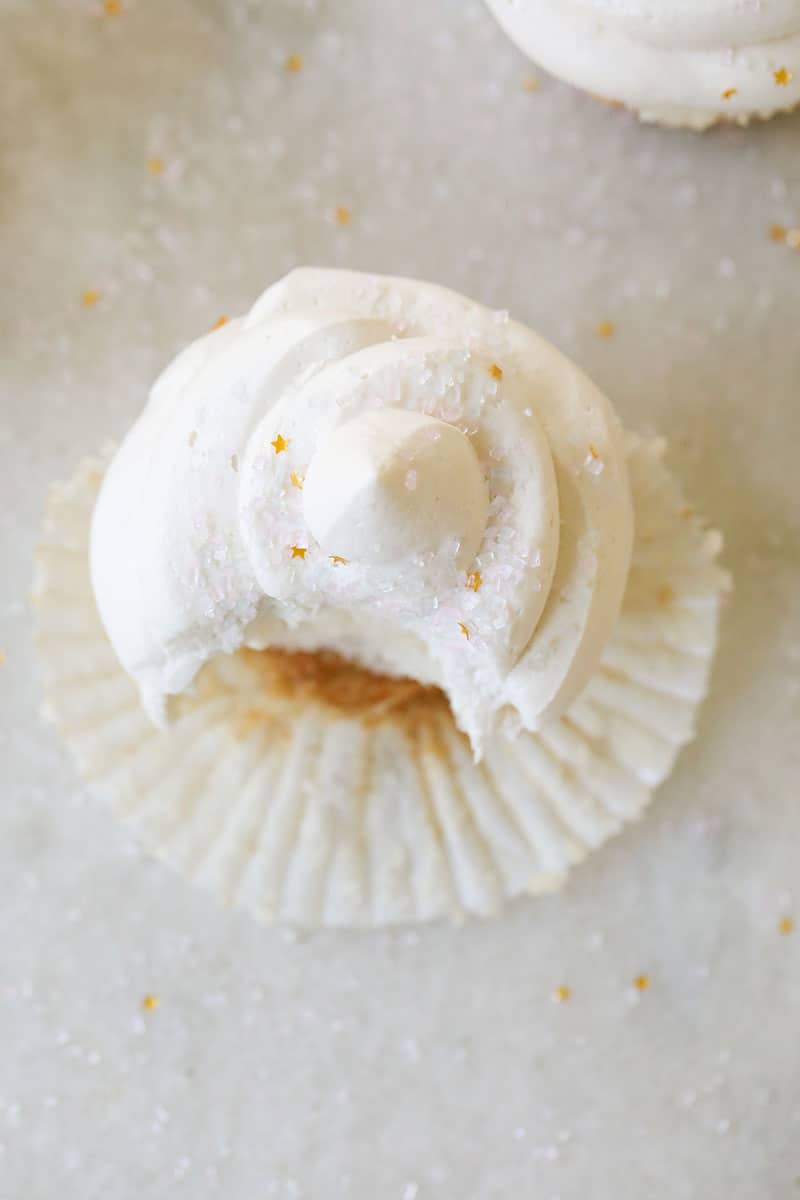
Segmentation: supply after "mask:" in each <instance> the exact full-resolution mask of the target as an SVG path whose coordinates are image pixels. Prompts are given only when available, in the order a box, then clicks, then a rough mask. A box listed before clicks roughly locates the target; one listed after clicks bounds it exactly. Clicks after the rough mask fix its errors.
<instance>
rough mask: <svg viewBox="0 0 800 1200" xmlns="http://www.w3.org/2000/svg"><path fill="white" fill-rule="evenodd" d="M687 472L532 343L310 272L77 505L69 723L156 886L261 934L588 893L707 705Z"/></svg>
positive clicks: (52, 636) (69, 594)
mask: <svg viewBox="0 0 800 1200" xmlns="http://www.w3.org/2000/svg"><path fill="white" fill-rule="evenodd" d="M662 453H663V445H662V443H660V442H657V441H643V440H642V439H639V438H637V437H634V436H631V435H626V434H625V433H624V432H623V431H622V429H621V428H620V426H619V423H618V421H617V418H616V417H615V415H614V412H613V410H612V408H611V406H610V404H609V402H608V401H607V400H606V399H605V397H604V396H602V395H601V394H600V392H598V390H597V389H596V388H595V387H594V386H593V385H592V384H591V382H590V381H589V380H588V379H587V378H586V377H585V376H584V375H582V374H581V372H580V371H579V370H578V369H577V368H576V367H575V366H574V365H573V364H571V363H570V362H569V361H568V360H567V359H565V358H564V357H563V356H562V355H561V354H559V353H558V352H557V351H556V350H554V349H553V348H552V347H551V346H549V345H548V344H547V343H546V342H544V341H543V340H542V339H540V338H539V337H538V336H536V335H535V334H534V333H532V332H531V331H530V330H528V329H526V328H524V327H523V326H521V325H518V324H516V323H514V322H512V321H509V320H508V319H507V317H506V316H505V315H504V314H497V313H493V312H490V311H489V310H487V309H485V308H483V307H481V306H479V305H477V304H474V303H472V302H470V301H469V300H466V299H464V298H463V297H461V296H458V295H455V294H454V293H452V292H448V291H445V290H444V289H442V288H439V287H436V286H434V285H432V284H427V283H417V282H413V281H410V280H404V279H391V278H383V277H380V276H374V275H361V274H355V273H347V272H339V271H328V270H300V271H295V272H293V273H292V274H291V275H289V276H287V278H286V279H284V280H282V281H281V282H280V283H278V284H276V285H275V286H274V287H272V288H270V289H269V290H268V291H267V292H266V293H265V294H264V295H263V296H262V297H261V299H260V300H259V301H258V302H257V303H256V305H255V306H254V307H253V309H252V310H251V311H250V312H249V313H248V314H247V316H245V317H244V318H242V319H240V320H235V321H230V322H228V323H227V324H226V325H224V326H223V327H222V328H220V329H219V330H217V331H215V332H213V333H211V334H209V335H207V336H206V337H203V338H201V339H200V340H199V341H197V342H195V343H193V344H192V345H191V346H190V347H189V348H188V349H187V350H186V351H184V352H183V353H182V354H181V355H179V357H178V358H177V359H176V360H175V361H174V362H173V363H172V364H171V366H169V367H168V368H167V370H166V371H165V372H164V373H163V375H162V376H161V377H160V378H159V379H158V380H157V382H156V384H155V386H154V388H153V391H152V394H151V397H150V400H149V403H148V404H147V406H146V408H145V410H144V412H143V414H142V416H141V417H140V418H139V420H138V421H137V423H136V425H135V426H134V427H133V429H132V430H131V432H130V433H129V434H128V436H127V437H126V439H125V440H124V442H123V443H122V445H121V447H120V448H119V450H118V451H117V453H116V454H115V455H114V456H113V458H111V460H110V462H109V461H107V460H106V459H102V460H95V461H91V462H87V463H85V464H84V465H83V466H82V468H81V469H80V471H79V472H78V474H77V475H76V477H75V478H74V479H73V480H72V481H71V482H70V483H68V484H67V485H65V486H62V487H60V488H58V489H56V490H55V491H54V493H53V495H52V499H51V504H50V508H49V516H48V522H47V529H46V532H45V538H44V542H43V545H42V547H41V551H40V560H39V572H38V578H37V584H36V598H37V602H38V619H39V644H40V650H41V655H42V659H43V668H44V672H45V677H46V687H47V711H48V714H49V715H50V717H51V718H52V719H53V721H54V722H55V724H56V725H57V726H58V728H59V729H60V731H61V733H62V734H63V736H64V738H65V740H66V741H67V743H68V745H69V746H70V748H71V749H72V751H73V753H74V755H75V757H76V759H77V762H78V765H79V767H80V769H81V771H82V772H83V773H84V775H85V776H86V777H87V779H88V780H89V781H90V783H91V784H92V786H93V788H94V789H95V790H96V791H98V792H99V793H100V794H101V795H102V796H104V797H105V798H106V799H107V800H108V801H109V802H110V803H111V804H112V805H113V806H114V807H115V808H116V809H117V810H118V811H119V812H120V814H121V815H122V816H123V817H124V819H125V820H126V821H128V822H130V823H132V824H133V825H134V826H135V828H136V829H137V830H138V832H139V834H140V835H141V837H142V838H143V839H144V841H145V842H146V843H147V845H148V846H149V847H150V848H151V849H152V850H153V851H154V852H155V853H156V854H158V855H159V856H160V857H162V858H163V859H165V860H166V861H168V862H170V863H171V864H173V865H174V866H175V867H176V868H177V869H178V870H180V871H181V872H183V873H184V874H185V875H186V876H188V877H189V878H191V879H193V880H196V881H197V882H198V883H202V884H204V885H206V886H208V887H210V888H212V889H213V890H214V892H215V893H216V894H217V895H218V896H219V897H220V899H222V900H223V901H224V902H226V903H233V904H238V905H241V906H242V907H244V908H246V909H248V910H250V911H251V912H252V913H253V914H255V915H256V916H257V917H258V918H260V919H263V920H267V921H271V920H277V919H280V920H286V921H291V922H294V923H297V924H303V925H320V924H326V925H362V926H364V925H382V924H389V923H396V922H406V921H416V920H428V919H434V918H441V917H445V916H450V917H453V918H458V917H461V916H463V915H464V914H468V913H474V914H488V913H492V912H495V911H496V910H498V909H499V908H500V907H501V906H502V904H503V903H504V902H505V901H507V900H508V899H510V898H512V897H514V896H517V895H520V894H524V893H536V892H541V891H548V890H552V889H554V888H557V887H559V886H560V885H561V884H562V883H563V882H564V879H565V878H566V875H567V872H568V871H569V869H570V867H571V866H573V865H574V864H575V863H577V862H579V861H580V860H581V859H582V858H583V857H585V855H586V854H587V853H588V852H589V851H590V850H592V849H594V848H596V847H598V846H599V845H601V844H602V843H603V842H604V841H605V840H606V839H607V838H608V837H609V836H611V835H612V834H613V833H616V832H617V831H618V830H620V829H621V828H622V826H623V825H624V824H625V823H626V822H627V821H629V820H632V819H634V818H635V817H637V816H638V815H639V814H640V813H641V812H642V810H643V808H644V807H645V806H646V804H647V803H648V801H649V799H650V796H651V793H652V790H653V789H654V788H655V787H656V786H657V785H658V784H659V783H661V782H662V781H663V779H664V778H665V777H666V776H667V775H668V773H669V772H670V770H671V768H672V765H673V762H674V760H675V757H676V755H677V753H678V750H679V749H680V747H681V746H682V745H683V744H684V743H685V742H687V741H688V740H689V739H690V738H691V736H692V733H693V729H694V723H695V717H696V713H697V709H698V706H699V704H700V702H701V700H702V698H703V696H704V694H705V691H706V686H707V677H708V670H709V666H710V662H711V658H712V654H713V650H714V645H715V639H716V628H717V620H718V614H719V607H720V598H721V594H722V592H723V590H724V588H725V585H726V577H725V575H724V573H723V572H722V571H721V570H720V568H719V567H718V566H717V565H716V562H715V559H716V556H717V554H718V551H719V547H720V538H719V535H717V534H715V533H710V532H707V531H705V530H704V528H703V526H702V524H701V523H700V522H699V520H698V519H697V518H696V517H695V516H694V515H693V514H692V512H691V511H690V510H689V509H688V507H687V506H686V504H685V502H684V500H683V498H682V496H681V495H680V492H679V490H678V488H677V487H676V485H675V484H674V482H673V481H672V480H671V478H670V477H669V475H668V474H667V472H666V470H665V469H664V467H663V465H662V463H661V457H662Z"/></svg>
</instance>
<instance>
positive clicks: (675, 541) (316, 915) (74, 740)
mask: <svg viewBox="0 0 800 1200" xmlns="http://www.w3.org/2000/svg"><path fill="white" fill-rule="evenodd" d="M663 450H664V446H663V443H661V442H658V441H644V440H641V439H638V438H631V439H630V442H629V452H628V463H629V470H630V475H631V486H632V492H633V498H634V507H635V512H636V538H635V544H634V552H633V562H632V567H631V572H630V578H629V582H628V587H627V591H626V595H625V600H624V604H623V610H622V614H621V617H620V619H619V622H618V625H617V627H616V630H615V633H614V636H613V637H612V639H611V641H610V643H609V645H608V646H607V648H606V651H605V654H604V656H603V659H602V663H601V665H600V668H599V670H598V671H597V672H596V674H595V676H594V677H593V679H592V680H591V682H590V683H589V685H588V687H587V688H586V689H585V691H584V692H583V693H582V695H581V696H580V698H579V699H578V700H577V702H576V703H575V704H574V705H573V706H572V707H571V708H570V710H569V711H568V712H567V714H566V715H565V716H563V717H562V718H561V719H560V720H558V721H555V722H552V723H551V724H550V725H548V726H547V727H546V728H544V729H542V730H541V731H539V732H537V733H521V734H519V735H518V736H516V737H514V738H513V739H507V738H505V737H500V736H498V737H497V738H495V739H494V740H493V741H492V742H491V743H490V745H489V746H488V748H487V751H486V754H485V757H484V759H483V761H482V762H481V763H479V764H476V763H475V762H474V761H473V757H472V753H471V750H470V747H469V744H468V742H467V741H466V739H465V738H464V737H463V735H461V734H460V733H459V732H458V730H457V729H456V728H455V726H454V724H453V720H452V717H451V715H450V712H449V709H448V708H447V705H446V703H445V702H444V700H443V698H442V697H441V695H440V693H438V692H434V691H433V690H432V689H426V688H423V687H422V686H421V685H417V684H415V683H414V682H413V681H397V680H394V681H383V683H381V681H380V680H379V679H378V680H377V682H376V680H375V677H371V681H370V677H367V678H366V679H365V678H364V676H363V673H361V677H360V678H359V673H358V672H357V670H356V669H355V668H350V669H349V674H348V667H347V664H342V663H341V662H336V661H335V660H333V657H332V656H330V661H328V660H327V659H326V656H324V655H323V656H312V655H306V656H297V655H291V656H290V655H284V654H282V653H281V652H280V651H267V652H264V653H263V654H257V653H255V652H253V651H244V652H242V653H240V654H238V655H234V656H232V657H230V658H224V659H218V660H215V661H214V662H212V663H210V664H209V665H208V666H207V667H206V668H205V669H204V671H203V672H202V673H201V676H200V677H199V679H198V681H197V684H196V687H195V688H194V689H193V692H192V694H191V695H187V696H185V697H183V698H181V700H180V701H179V702H178V705H177V717H176V720H175V722H174V724H173V725H171V726H170V728H169V730H168V731H167V732H166V733H162V732H159V731H158V730H156V729H155V728H154V727H153V726H152V725H151V724H150V722H149V721H148V719H147V718H146V716H145V715H144V712H143V711H142V708H141V705H140V703H139V697H138V693H137V690H136V688H135V686H134V685H133V683H132V682H131V681H130V679H129V678H128V677H127V676H126V675H125V673H124V672H123V671H122V669H121V667H120V666H119V664H118V662H117V660H116V657H115V655H114V652H113V651H112V649H111V646H110V644H109V642H108V640H107V638H106V636H105V633H104V631H103V628H102V626H101V624H100V620H99V618H98V615H97V612H96V609H95V605H94V601H93V597H92V591H91V586H90V581H89V571H88V536H89V525H90V519H91V513H92V508H93V505H94V502H95V498H96V496H97V492H98V489H99V485H100V482H101V480H102V477H103V472H104V469H105V465H106V462H107V461H108V459H107V456H105V457H102V458H98V459H96V460H92V461H87V462H85V463H83V465H82V466H81V467H80V469H79V470H78V472H77V474H76V475H75V476H74V478H73V479H71V480H70V481H69V482H68V483H67V484H65V485H62V486H59V487H56V488H54V489H53V491H52V493H51V497H50V502H49V506H48V511H47V517H46V523H45V529H44V536H43V541H42V544H41V546H40V548H39V554H38V566H37V575H36V581H35V589H34V601H35V605H36V614H37V643H38V649H39V653H40V658H41V663H42V672H43V677H44V687H45V706H44V707H45V715H46V716H47V717H48V718H49V719H50V720H51V721H52V723H53V724H54V725H55V726H56V728H57V729H58V731H59V733H60V734H61V736H62V737H63V739H64V741H65V742H66V744H67V746H68V747H69V749H70V751H71V752H72V754H73V756H74V758H75V761H76V763H77V765H78V768H79V770H80V772H81V774H82V775H83V776H84V778H85V779H86V781H87V783H88V785H89V786H90V788H91V790H92V791H93V792H95V793H96V794H97V795H99V796H100V797H102V799H103V800H105V801H106V802H107V803H109V804H110V805H111V806H112V808H113V809H114V810H115V811H116V812H117V813H118V814H119V816H120V817H121V819H122V820H124V821H125V822H126V823H127V824H128V825H130V826H131V827H132V828H133V829H134V830H135V831H136V833H137V835H138V836H139V837H140V839H141V840H142V842H143V843H144V844H145V845H146V846H147V847H148V848H149V850H150V851H151V852H152V853H153V854H155V855H156V856H158V857H159V858H160V859H162V860H164V861H165V862H167V863H169V864H170V865H171V866H172V867H174V868H175V869H176V870H177V871H179V872H180V873H181V874H182V875H184V876H185V877H186V878H188V879H190V880H192V881H193V882H195V883H197V884H199V885H201V886H203V887H206V888H208V889H209V890H210V891H212V892H213V893H214V894H215V895H216V896H217V897H218V898H219V900H220V901H221V902H222V903H224V904H230V905H235V906H238V907H240V908H243V909H245V910H247V911H248V912H250V913H251V914H252V915H253V916H255V917H256V918H257V919H259V920H261V921H265V922H273V921H283V922H288V923H291V924H296V925H299V926H306V927H313V926H361V927H378V926H385V925H392V924H397V923H411V922H419V921H429V920H435V919H441V918H451V919H456V920H458V919H461V918H463V917H464V916H466V915H469V914H475V915H481V916H486V915H489V914H491V913H495V912H497V911H498V910H499V909H500V908H502V906H503V904H504V903H505V902H507V901H508V900H510V899H512V898H513V897H516V896H520V895H523V894H535V893H540V892H546V891H551V890H553V889H556V888H558V887H560V886H561V885H562V884H563V882H564V880H565V878H566V876H567V874H568V872H569V870H570V868H571V867H573V866H574V865H575V864H577V863H579V862H580V861H581V860H582V859H583V858H585V857H586V855H587V854H588V853H589V852H590V851H592V850H594V849H596V848H597V847H599V846H601V845H602V844H603V843H604V842H605V841H606V840H607V839H608V838H609V837H611V836H612V835H613V834H615V833H618V832H619V831H620V830H621V829H622V828H623V826H624V825H625V824H626V823H627V822H629V821H632V820H634V819H636V818H637V817H638V816H639V815H640V814H641V813H642V812H643V810H644V809H645V807H646V806H647V804H648V803H649V801H650V798H651V795H652V792H653V789H654V788H656V787H657V786H658V785H659V784H660V783H661V782H663V780H664V779H665V778H666V777H667V775H668V774H669V773H670V771H671V769H672V766H673V764H674V762H675V758H676V756H677V754H678V752H679V750H680V748H681V747H682V746H683V745H685V744H686V742H688V741H689V740H690V739H691V738H692V736H693V732H694V728H695V721H696V717H697V710H698V708H699V705H700V703H701V702H702V700H703V697H704V695H705V693H706V688H707V682H708V674H709V669H710V665H711V660H712V656H713V653H714V648H715V643H716V635H717V624H718V618H719V611H720V603H721V598H722V595H723V593H724V591H725V589H726V587H727V576H726V574H725V572H724V571H723V570H722V569H721V568H720V567H718V566H717V565H716V559H717V556H718V553H719V550H720V546H721V539H720V537H719V535H718V534H716V533H713V532H708V531H705V530H704V529H703V527H702V525H701V523H700V522H699V521H698V520H697V518H696V517H695V516H694V515H693V514H692V512H691V511H690V510H689V509H688V507H687V506H686V504H685V501H684V499H683V497H682V495H681V493H680V490H679V489H678V487H677V485H676V484H675V483H674V481H673V480H672V479H671V477H670V475H669V474H668V472H667V471H666V470H665V468H664V466H663V464H662V462H661V459H662V456H663ZM337 689H338V690H337Z"/></svg>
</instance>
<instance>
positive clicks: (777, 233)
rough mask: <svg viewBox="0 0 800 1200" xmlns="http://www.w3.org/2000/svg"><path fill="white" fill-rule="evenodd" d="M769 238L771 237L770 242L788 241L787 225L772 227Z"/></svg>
mask: <svg viewBox="0 0 800 1200" xmlns="http://www.w3.org/2000/svg"><path fill="white" fill-rule="evenodd" d="M769 236H770V241H773V242H785V241H786V226H785V225H770V227H769Z"/></svg>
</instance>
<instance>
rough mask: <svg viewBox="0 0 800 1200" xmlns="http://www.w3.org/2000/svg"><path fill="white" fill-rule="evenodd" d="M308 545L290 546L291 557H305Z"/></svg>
mask: <svg viewBox="0 0 800 1200" xmlns="http://www.w3.org/2000/svg"><path fill="white" fill-rule="evenodd" d="M307 554H308V546H292V558H305V556H306V555H307Z"/></svg>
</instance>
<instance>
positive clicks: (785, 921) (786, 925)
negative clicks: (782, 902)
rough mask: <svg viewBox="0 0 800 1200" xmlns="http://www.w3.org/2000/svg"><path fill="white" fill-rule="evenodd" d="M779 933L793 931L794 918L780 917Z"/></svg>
mask: <svg viewBox="0 0 800 1200" xmlns="http://www.w3.org/2000/svg"><path fill="white" fill-rule="evenodd" d="M778 932H779V933H794V919H793V918H792V917H781V919H780V921H779V922H778Z"/></svg>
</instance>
